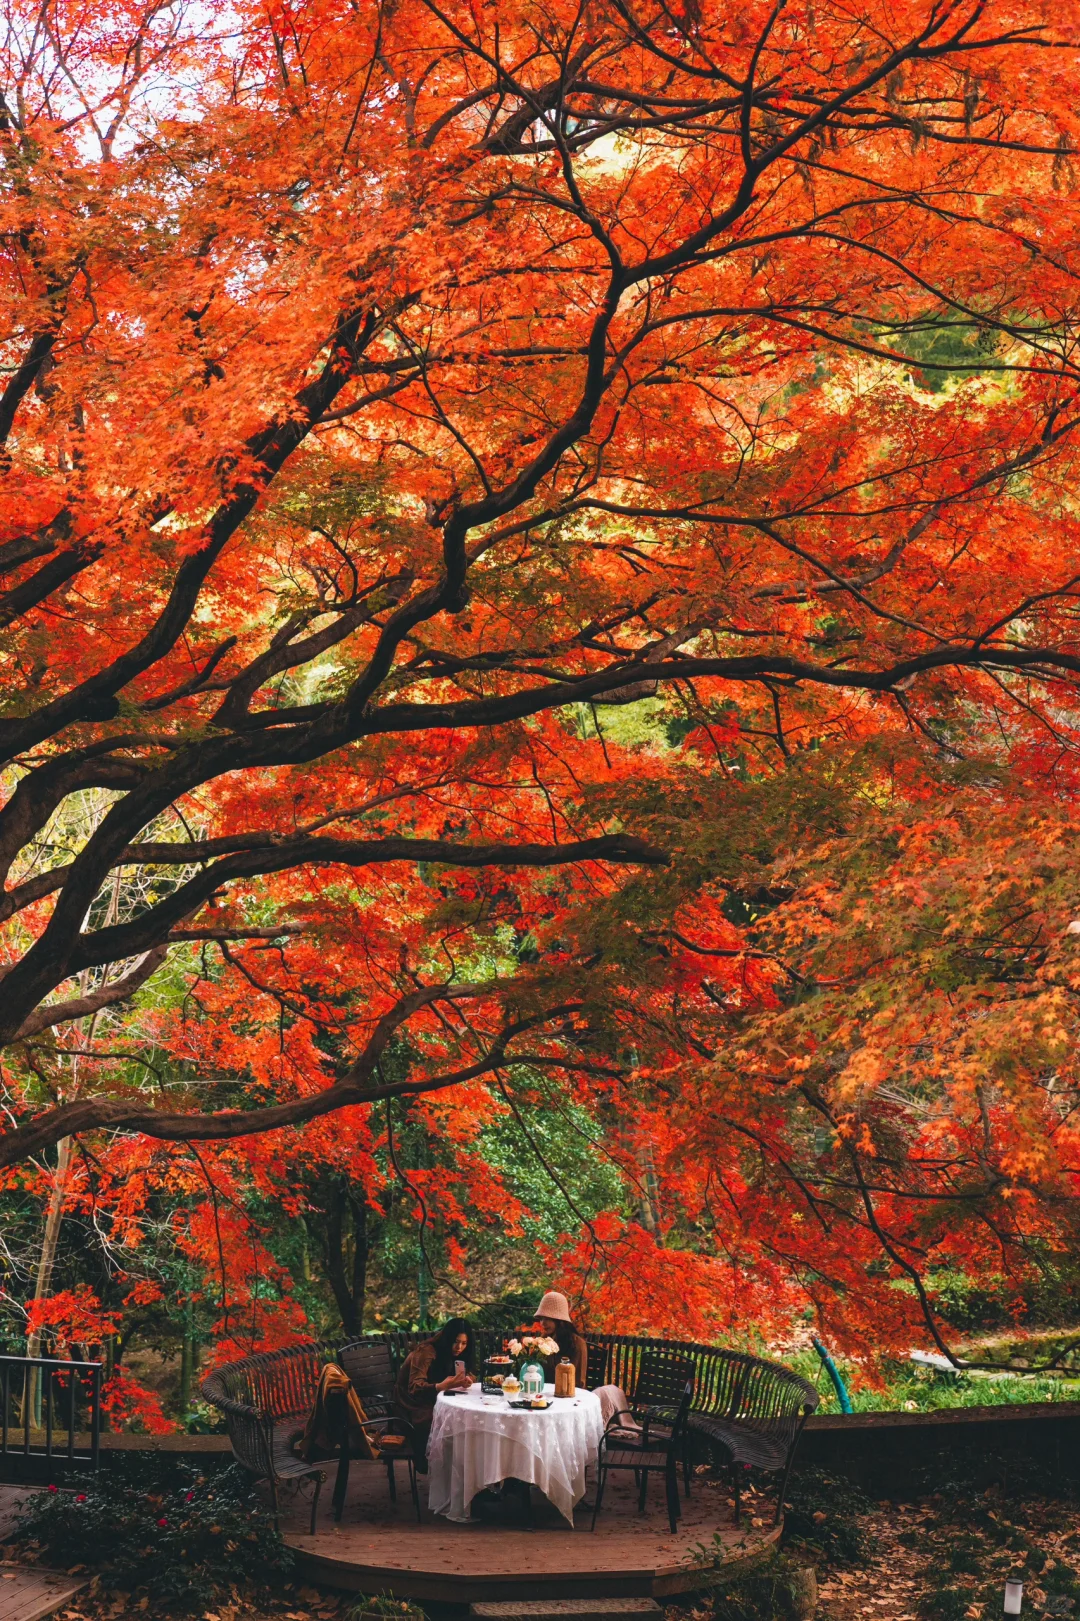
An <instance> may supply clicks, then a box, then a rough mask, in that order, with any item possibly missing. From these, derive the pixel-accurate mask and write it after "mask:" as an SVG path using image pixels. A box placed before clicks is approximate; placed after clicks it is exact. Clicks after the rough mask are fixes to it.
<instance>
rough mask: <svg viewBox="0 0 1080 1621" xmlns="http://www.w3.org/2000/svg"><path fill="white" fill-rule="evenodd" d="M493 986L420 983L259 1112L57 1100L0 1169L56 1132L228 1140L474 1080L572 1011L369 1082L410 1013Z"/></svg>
mask: <svg viewBox="0 0 1080 1621" xmlns="http://www.w3.org/2000/svg"><path fill="white" fill-rule="evenodd" d="M499 989H500V987H499V986H497V985H458V986H455V985H437V986H425V987H423V988H422V989H421V990H418V991H415V992H413V993H412V994H411V995H410V996H407V997H403V998H402V999H401V1001H399V1002H398V1003H396V1004H395V1006H394V1007H393V1008H391V1009H390V1010H389V1012H388V1013H386V1014H384V1016H383V1017H382V1019H380V1021H379V1023H378V1024H377V1025H376V1027H375V1031H374V1033H373V1034H372V1036H371V1038H370V1040H369V1041H368V1043H367V1046H366V1047H365V1048H364V1051H363V1053H362V1055H361V1056H360V1058H359V1059H358V1060H357V1062H356V1063H355V1064H354V1065H352V1067H351V1068H350V1069H349V1070H348V1071H347V1072H346V1074H345V1075H344V1076H343V1077H342V1079H341V1080H340V1081H338V1082H336V1083H335V1084H334V1085H333V1086H329V1087H327V1088H326V1089H325V1090H324V1091H321V1092H315V1093H311V1094H309V1095H307V1096H305V1097H299V1098H294V1099H292V1100H290V1101H289V1102H288V1103H277V1104H271V1105H268V1106H267V1107H266V1108H261V1109H227V1110H222V1111H221V1112H220V1113H217V1114H167V1113H165V1112H164V1111H163V1110H158V1109H154V1108H153V1107H151V1106H149V1104H148V1102H147V1099H146V1098H145V1097H142V1096H139V1097H131V1098H103V1097H97V1098H83V1099H80V1100H78V1101H77V1102H74V1103H66V1104H63V1105H61V1106H60V1107H59V1108H56V1109H49V1110H47V1111H46V1112H45V1113H44V1114H41V1115H38V1116H37V1117H36V1119H34V1120H32V1121H29V1122H28V1123H27V1124H25V1125H21V1126H16V1127H15V1128H14V1129H13V1130H11V1131H8V1132H4V1133H3V1134H0V1167H3V1166H6V1165H14V1164H17V1163H18V1162H20V1161H21V1160H24V1159H26V1158H27V1157H28V1156H30V1155H31V1154H37V1153H40V1152H41V1151H42V1150H43V1149H46V1148H49V1147H51V1146H53V1145H54V1144H55V1143H57V1142H59V1140H60V1138H61V1137H68V1136H77V1135H79V1134H80V1133H83V1132H87V1131H101V1130H123V1131H131V1132H136V1131H137V1132H142V1133H143V1134H144V1135H145V1136H147V1137H153V1138H155V1139H157V1140H158V1141H162V1142H196V1141H198V1142H209V1141H215V1142H222V1141H235V1139H236V1138H238V1137H250V1136H255V1135H261V1134H262V1133H264V1132H267V1131H280V1130H282V1129H284V1128H285V1127H288V1126H299V1125H304V1124H306V1122H307V1121H309V1120H317V1119H319V1118H320V1117H321V1116H323V1115H327V1114H333V1113H336V1111H337V1110H339V1109H348V1108H354V1107H356V1106H357V1105H358V1104H365V1103H374V1102H376V1101H378V1100H379V1099H380V1098H388V1097H397V1096H399V1095H401V1094H408V1095H409V1096H414V1097H415V1096H419V1095H421V1094H423V1093H425V1092H437V1091H443V1090H445V1089H446V1088H447V1087H451V1086H460V1085H462V1084H463V1083H464V1082H466V1081H472V1080H477V1079H479V1078H480V1077H481V1076H482V1075H487V1074H490V1073H492V1072H493V1071H494V1070H497V1069H498V1068H499V1067H500V1066H502V1065H504V1064H506V1063H507V1062H509V1061H516V1060H511V1059H509V1058H508V1054H507V1048H508V1046H509V1045H510V1043H511V1042H512V1041H513V1039H514V1037H515V1036H518V1035H521V1034H523V1033H524V1032H525V1031H528V1030H534V1029H536V1028H538V1027H539V1026H541V1025H543V1024H545V1023H548V1022H550V1021H551V1020H552V1019H555V1018H562V1017H564V1016H565V1014H566V1013H567V1012H570V1011H573V1009H571V1008H570V1007H568V1006H560V1007H556V1008H551V1009H549V1010H548V1011H547V1012H545V1013H543V1014H539V1015H537V1016H536V1017H535V1018H531V1019H519V1020H516V1021H514V1022H512V1023H510V1024H508V1025H506V1026H505V1027H504V1028H503V1030H502V1031H501V1032H500V1033H499V1035H498V1036H497V1037H496V1038H495V1040H494V1041H493V1042H492V1043H491V1046H490V1047H489V1048H488V1050H487V1052H486V1053H485V1054H484V1055H483V1056H482V1057H481V1058H479V1059H478V1060H477V1061H476V1062H475V1063H473V1064H468V1065H465V1066H464V1067H463V1068H461V1069H458V1070H454V1071H453V1072H451V1073H450V1074H447V1075H436V1076H431V1077H428V1078H425V1079H423V1080H408V1079H405V1080H399V1081H392V1082H380V1083H378V1084H376V1085H372V1084H371V1080H372V1077H373V1076H374V1075H375V1073H376V1069H377V1065H378V1061H379V1059H380V1057H381V1056H382V1054H383V1052H385V1050H386V1047H387V1044H388V1043H389V1041H390V1040H391V1038H392V1037H393V1035H394V1033H395V1032H396V1031H397V1030H398V1029H399V1028H400V1027H401V1025H403V1024H404V1023H405V1022H406V1020H407V1019H409V1018H411V1017H412V1015H413V1014H414V1013H416V1012H418V1011H419V1010H420V1009H421V1008H424V1007H431V1006H433V1005H434V1004H435V1003H437V1002H455V1001H462V1000H466V999H475V998H477V997H481V996H492V995H495V994H497V993H498V991H499ZM529 1056H530V1061H532V1058H531V1055H529ZM522 1061H524V1058H523V1059H522Z"/></svg>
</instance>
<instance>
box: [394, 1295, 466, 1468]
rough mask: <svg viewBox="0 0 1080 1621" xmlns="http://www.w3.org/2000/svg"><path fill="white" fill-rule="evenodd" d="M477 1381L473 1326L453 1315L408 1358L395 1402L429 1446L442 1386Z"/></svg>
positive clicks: (463, 1387)
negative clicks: (428, 1441) (428, 1442)
mask: <svg viewBox="0 0 1080 1621" xmlns="http://www.w3.org/2000/svg"><path fill="white" fill-rule="evenodd" d="M475 1383H476V1346H475V1343H474V1340H473V1331H472V1326H471V1324H469V1323H468V1322H466V1320H465V1318H464V1317H451V1319H450V1321H449V1322H448V1323H444V1325H443V1326H442V1328H440V1330H439V1332H438V1333H437V1334H435V1335H433V1336H432V1338H431V1339H430V1340H424V1341H423V1342H422V1343H421V1344H420V1345H418V1346H417V1347H416V1350H415V1351H412V1352H410V1354H409V1355H408V1356H407V1357H406V1358H405V1361H404V1362H403V1363H402V1364H401V1368H400V1369H399V1371H398V1376H397V1383H396V1384H395V1386H394V1406H395V1407H396V1408H397V1410H398V1412H399V1413H400V1414H401V1416H402V1418H407V1419H408V1420H409V1423H410V1424H411V1425H412V1426H413V1428H414V1429H415V1430H416V1431H417V1441H418V1443H419V1445H420V1446H422V1447H424V1448H426V1447H427V1438H428V1431H429V1430H430V1429H431V1420H432V1417H433V1416H434V1413H435V1402H436V1400H437V1399H438V1396H439V1392H440V1391H443V1390H468V1388H469V1386H470V1385H472V1384H475Z"/></svg>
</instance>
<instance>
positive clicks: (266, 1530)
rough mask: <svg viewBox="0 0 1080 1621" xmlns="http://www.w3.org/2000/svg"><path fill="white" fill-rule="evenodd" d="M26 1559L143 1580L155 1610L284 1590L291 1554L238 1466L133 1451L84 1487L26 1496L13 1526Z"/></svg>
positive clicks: (116, 1586)
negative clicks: (166, 1461)
mask: <svg viewBox="0 0 1080 1621" xmlns="http://www.w3.org/2000/svg"><path fill="white" fill-rule="evenodd" d="M16 1535H17V1537H18V1540H19V1543H20V1545H21V1546H20V1553H21V1556H22V1557H23V1558H37V1559H39V1560H40V1561H41V1563H42V1564H44V1565H52V1566H59V1567H60V1568H61V1569H65V1570H70V1569H71V1568H72V1566H75V1565H78V1566H83V1567H85V1569H86V1571H87V1573H88V1575H90V1576H92V1577H94V1576H96V1577H98V1578H99V1580H100V1585H101V1586H102V1587H103V1588H105V1589H107V1590H112V1591H119V1592H124V1593H132V1594H134V1593H136V1592H138V1591H139V1589H145V1591H146V1592H147V1593H148V1594H149V1595H150V1598H151V1600H152V1602H153V1605H154V1607H155V1609H161V1610H168V1611H170V1612H172V1613H173V1614H175V1615H183V1614H188V1613H191V1612H195V1613H199V1614H201V1613H202V1612H203V1611H204V1610H205V1608H206V1606H207V1605H208V1604H210V1603H212V1602H213V1601H214V1600H215V1599H216V1598H218V1597H220V1596H221V1595H223V1594H225V1593H227V1592H230V1591H231V1590H232V1589H233V1588H234V1587H237V1586H241V1587H246V1588H248V1589H249V1590H256V1591H258V1590H266V1589H269V1588H271V1587H273V1588H275V1589H277V1590H280V1587H281V1584H282V1583H283V1582H285V1581H288V1580H289V1579H290V1578H291V1574H292V1556H291V1554H290V1552H289V1550H288V1549H287V1548H286V1547H285V1545H284V1543H283V1542H282V1540H281V1538H280V1537H279V1536H278V1534H277V1532H276V1531H275V1530H274V1528H273V1523H272V1521H271V1520H270V1518H269V1516H268V1514H267V1512H266V1509H265V1508H264V1506H263V1504H262V1503H261V1502H260V1501H259V1499H258V1498H257V1497H255V1495H254V1494H253V1492H252V1489H251V1482H250V1477H249V1476H248V1475H247V1474H246V1473H245V1472H244V1471H243V1470H241V1469H240V1468H238V1467H237V1466H236V1465H231V1466H230V1467H228V1468H225V1469H219V1470H215V1471H211V1472H207V1473H203V1472H202V1471H200V1470H198V1469H197V1468H195V1467H194V1466H192V1465H190V1464H181V1463H177V1464H173V1465H170V1466H168V1467H167V1470H166V1469H163V1466H162V1464H161V1462H160V1461H159V1460H157V1459H152V1458H151V1459H145V1458H138V1457H129V1458H127V1459H125V1460H124V1462H123V1464H120V1463H119V1460H117V1464H116V1465H114V1467H112V1468H109V1469H104V1470H102V1472H101V1473H100V1474H99V1475H97V1476H95V1477H94V1478H93V1480H91V1481H88V1482H87V1483H86V1484H85V1485H81V1486H80V1487H79V1488H78V1489H77V1490H75V1491H71V1490H70V1489H67V1488H65V1489H64V1490H61V1489H60V1488H58V1487H57V1486H56V1485H55V1484H54V1485H50V1486H49V1488H48V1490H47V1491H44V1492H37V1493H34V1495H33V1496H31V1497H30V1498H28V1499H27V1501H26V1505H25V1508H24V1512H23V1515H22V1518H21V1520H20V1523H19V1526H18V1530H17V1533H16Z"/></svg>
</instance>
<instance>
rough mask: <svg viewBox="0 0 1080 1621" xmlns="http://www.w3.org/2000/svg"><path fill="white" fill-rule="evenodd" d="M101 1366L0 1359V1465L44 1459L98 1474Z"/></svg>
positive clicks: (25, 1358)
mask: <svg viewBox="0 0 1080 1621" xmlns="http://www.w3.org/2000/svg"><path fill="white" fill-rule="evenodd" d="M101 1371H102V1370H101V1363H100V1362H67V1361H61V1360H60V1359H59V1358H55V1357H41V1356H0V1459H3V1458H42V1459H45V1460H47V1461H48V1462H50V1463H64V1464H68V1463H71V1464H80V1465H86V1466H89V1468H91V1469H96V1468H97V1466H98V1461H99V1455H100V1450H101Z"/></svg>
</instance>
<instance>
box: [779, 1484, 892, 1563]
mask: <svg viewBox="0 0 1080 1621" xmlns="http://www.w3.org/2000/svg"><path fill="white" fill-rule="evenodd" d="M872 1506H873V1505H872V1504H871V1502H870V1499H869V1498H868V1497H867V1496H866V1494H865V1492H862V1491H860V1490H859V1488H858V1486H856V1485H855V1483H854V1482H853V1481H850V1480H848V1479H846V1478H845V1477H844V1476H843V1475H831V1474H829V1473H828V1472H827V1471H826V1470H824V1469H804V1470H800V1471H799V1473H798V1474H797V1475H796V1476H795V1478H794V1479H793V1480H792V1481H790V1482H789V1485H788V1492H787V1498H786V1502H785V1515H784V1542H785V1544H787V1543H791V1542H798V1543H802V1544H803V1545H805V1546H808V1547H811V1548H813V1549H815V1550H817V1551H818V1552H819V1553H820V1554H821V1555H822V1556H823V1557H824V1558H825V1559H826V1560H827V1561H828V1563H829V1564H831V1565H838V1564H840V1565H842V1564H860V1563H862V1561H863V1560H865V1558H866V1557H867V1554H868V1551H869V1549H868V1545H867V1539H866V1533H865V1531H864V1530H863V1527H862V1520H863V1516H864V1515H865V1514H867V1513H868V1512H869V1511H870V1509H871V1508H872Z"/></svg>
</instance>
